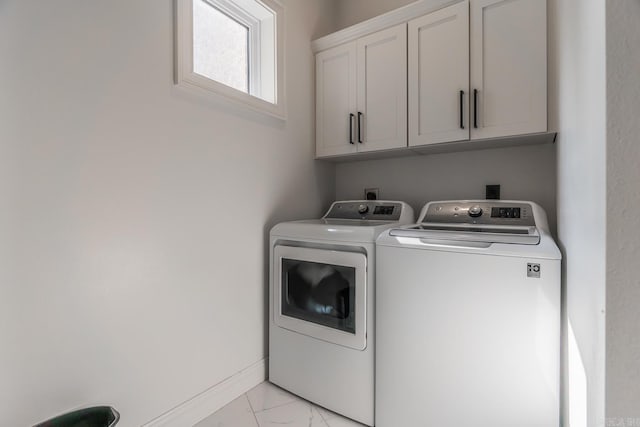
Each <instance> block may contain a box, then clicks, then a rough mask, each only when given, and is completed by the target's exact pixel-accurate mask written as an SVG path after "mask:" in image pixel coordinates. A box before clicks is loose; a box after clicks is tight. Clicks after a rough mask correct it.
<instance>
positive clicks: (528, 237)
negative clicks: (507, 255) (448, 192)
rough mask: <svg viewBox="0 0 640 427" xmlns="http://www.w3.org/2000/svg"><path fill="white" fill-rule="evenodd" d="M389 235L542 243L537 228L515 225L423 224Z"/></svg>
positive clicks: (433, 238) (391, 232)
mask: <svg viewBox="0 0 640 427" xmlns="http://www.w3.org/2000/svg"><path fill="white" fill-rule="evenodd" d="M389 235H390V236H396V237H414V238H418V239H425V240H447V241H462V242H484V243H509V244H520V245H537V244H538V243H540V233H539V232H538V229H537V228H536V227H528V226H515V225H500V226H491V225H484V224H441V223H422V224H417V225H415V226H413V227H409V228H394V229H392V230H390V231H389Z"/></svg>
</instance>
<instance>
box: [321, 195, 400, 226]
mask: <svg viewBox="0 0 640 427" xmlns="http://www.w3.org/2000/svg"><path fill="white" fill-rule="evenodd" d="M403 208H404V206H403V203H400V202H386V201H382V200H375V201H374V200H352V201H346V202H335V203H334V204H332V205H331V208H329V212H327V213H326V215H325V216H324V217H323V218H324V219H357V220H366V221H398V220H400V217H401V215H402V210H403Z"/></svg>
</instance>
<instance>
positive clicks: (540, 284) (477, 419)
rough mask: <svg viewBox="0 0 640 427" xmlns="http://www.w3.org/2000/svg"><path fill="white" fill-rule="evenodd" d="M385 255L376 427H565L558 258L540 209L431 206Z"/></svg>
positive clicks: (379, 260)
mask: <svg viewBox="0 0 640 427" xmlns="http://www.w3.org/2000/svg"><path fill="white" fill-rule="evenodd" d="M418 221H419V223H418V224H416V225H412V226H407V227H402V228H397V227H396V228H393V229H390V230H388V231H386V232H384V233H383V234H382V235H381V236H380V237H379V238H378V241H377V248H376V293H377V298H376V301H377V304H376V325H377V326H376V426H377V427H398V426H403V427H404V426H438V427H454V426H455V427H458V426H473V427H558V425H559V419H560V418H559V417H560V411H559V379H560V374H559V366H560V258H561V255H560V251H559V250H558V247H557V246H556V244H555V243H554V241H553V239H552V237H551V235H550V234H549V228H548V224H547V218H546V215H545V213H544V211H543V210H542V208H541V207H540V206H538V205H537V204H535V203H532V202H522V201H497V200H472V201H445V202H431V203H428V204H427V205H426V206H425V207H424V208H423V209H422V212H421V214H420V218H419V220H418Z"/></svg>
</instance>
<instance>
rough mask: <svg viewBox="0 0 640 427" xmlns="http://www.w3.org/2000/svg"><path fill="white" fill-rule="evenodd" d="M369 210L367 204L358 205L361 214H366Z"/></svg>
mask: <svg viewBox="0 0 640 427" xmlns="http://www.w3.org/2000/svg"><path fill="white" fill-rule="evenodd" d="M367 212H369V206H367V205H360V206H358V213H359V214H366V213H367Z"/></svg>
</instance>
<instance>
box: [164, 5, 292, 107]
mask: <svg viewBox="0 0 640 427" xmlns="http://www.w3.org/2000/svg"><path fill="white" fill-rule="evenodd" d="M194 1H198V0H175V5H176V22H175V24H176V28H175V34H176V46H175V49H176V55H175V83H176V85H178V86H179V87H183V88H185V89H188V90H190V91H196V92H198V93H200V94H206V95H207V96H213V97H216V98H220V97H221V98H223V99H225V100H227V101H231V102H233V103H235V104H236V105H240V106H243V107H246V108H249V109H251V110H253V111H257V112H259V113H264V114H267V115H270V116H273V117H276V118H279V119H285V118H286V105H285V87H284V80H285V79H284V8H283V7H282V5H280V4H279V3H278V2H277V1H276V0H257V1H259V2H260V3H262V5H264V6H265V7H266V8H267V9H269V10H270V11H272V12H273V15H274V21H275V22H274V26H273V28H268V26H263V25H262V24H261V22H262V21H261V20H260V19H258V18H256V17H255V16H253V15H252V14H251V13H250V12H247V11H246V9H243V8H242V7H241V6H239V4H242V3H243V2H246V0H215V2H213V1H212V2H211V3H212V7H215V8H216V9H218V10H220V11H221V12H223V13H225V14H227V15H228V16H230V17H231V18H232V19H234V20H236V21H238V22H240V23H241V24H243V25H246V26H247V27H249V29H250V31H249V34H250V35H249V50H248V55H249V93H245V92H243V91H240V90H237V89H234V88H232V87H229V86H227V85H225V84H223V83H220V82H217V81H215V80H212V79H209V78H207V77H205V76H202V75H200V74H197V73H195V72H194V71H193V2H194ZM205 1H209V0H205ZM250 1H254V0H250ZM274 33H275V37H272V35H273V34H274ZM263 43H273V45H272V46H270V48H271V47H272V49H267V51H271V52H272V54H271V55H272V56H271V55H270V54H266V56H265V53H264V49H260V46H263ZM261 52H262V55H261V54H260V53H261ZM263 83H264V84H263ZM261 97H264V98H267V99H269V98H271V99H274V102H269V101H267V100H265V99H262V98H261Z"/></svg>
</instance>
